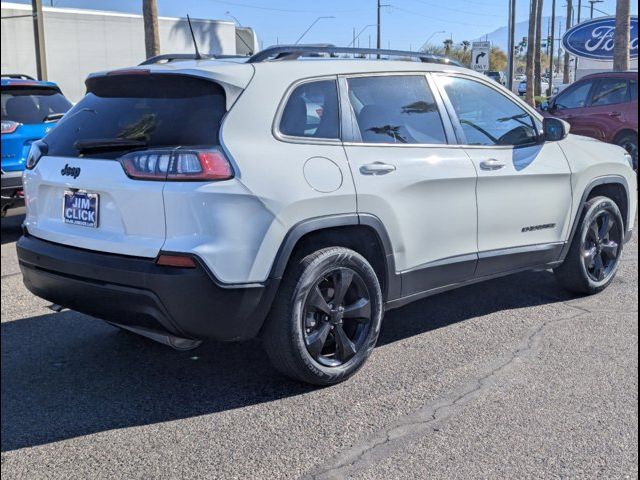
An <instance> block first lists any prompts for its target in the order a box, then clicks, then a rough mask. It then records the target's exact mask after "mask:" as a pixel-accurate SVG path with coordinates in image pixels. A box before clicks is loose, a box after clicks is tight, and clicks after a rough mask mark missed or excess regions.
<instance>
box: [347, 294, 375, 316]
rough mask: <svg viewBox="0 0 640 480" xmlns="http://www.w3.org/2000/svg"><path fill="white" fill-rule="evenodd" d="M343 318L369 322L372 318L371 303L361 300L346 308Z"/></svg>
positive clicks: (365, 299) (367, 300)
mask: <svg viewBox="0 0 640 480" xmlns="http://www.w3.org/2000/svg"><path fill="white" fill-rule="evenodd" d="M343 318H355V319H362V320H368V319H369V318H371V302H370V301H369V299H367V298H359V299H358V300H357V301H356V302H355V303H352V304H351V305H348V306H346V307H344V314H343Z"/></svg>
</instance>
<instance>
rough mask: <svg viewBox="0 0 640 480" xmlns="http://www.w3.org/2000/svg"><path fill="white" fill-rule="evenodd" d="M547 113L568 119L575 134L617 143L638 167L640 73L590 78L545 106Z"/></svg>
mask: <svg viewBox="0 0 640 480" xmlns="http://www.w3.org/2000/svg"><path fill="white" fill-rule="evenodd" d="M542 110H543V114H544V115H546V116H553V117H557V118H561V119H563V120H566V121H567V122H569V123H570V124H571V133H575V134H576V135H585V136H587V137H593V138H597V139H598V140H602V141H604V142H609V143H615V144H616V145H620V146H621V147H623V148H626V149H627V151H628V152H629V153H630V154H631V155H632V156H633V162H634V168H635V169H636V170H637V168H638V72H604V73H595V74H592V75H587V76H585V77H583V78H581V79H580V80H578V81H577V82H575V83H573V84H572V85H570V86H569V87H567V88H566V89H565V90H563V91H562V92H560V93H559V94H558V95H557V96H556V97H554V98H552V99H551V101H550V102H549V104H547V105H544V106H543V107H542Z"/></svg>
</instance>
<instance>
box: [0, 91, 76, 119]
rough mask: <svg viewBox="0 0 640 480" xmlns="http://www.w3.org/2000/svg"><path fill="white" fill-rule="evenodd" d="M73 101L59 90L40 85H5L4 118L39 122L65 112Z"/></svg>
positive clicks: (3, 97)
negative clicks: (70, 101) (40, 86)
mask: <svg viewBox="0 0 640 480" xmlns="http://www.w3.org/2000/svg"><path fill="white" fill-rule="evenodd" d="M70 108H71V103H69V100H67V99H66V98H65V97H64V96H63V95H62V94H61V93H60V92H59V91H58V90H56V89H53V88H38V87H4V88H3V89H2V120H11V121H14V122H18V123H25V124H37V123H42V122H44V121H45V119H46V118H47V117H48V116H49V115H52V114H55V113H65V112H66V111H67V110H69V109H70Z"/></svg>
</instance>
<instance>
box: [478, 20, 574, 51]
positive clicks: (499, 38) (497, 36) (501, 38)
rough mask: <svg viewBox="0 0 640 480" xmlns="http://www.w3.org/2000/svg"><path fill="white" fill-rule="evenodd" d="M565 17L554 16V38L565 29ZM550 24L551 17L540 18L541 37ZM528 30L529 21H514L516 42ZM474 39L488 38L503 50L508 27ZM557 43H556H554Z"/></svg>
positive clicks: (506, 43) (507, 44)
mask: <svg viewBox="0 0 640 480" xmlns="http://www.w3.org/2000/svg"><path fill="white" fill-rule="evenodd" d="M565 24H566V17H556V35H555V37H556V39H558V38H560V32H563V33H564V31H565V30H566V28H565ZM550 26H551V17H543V18H542V36H543V38H546V37H547V32H550V31H551V29H550V28H548V27H550ZM528 31H529V22H527V21H524V22H520V23H516V35H515V39H516V44H518V43H520V42H521V41H522V38H523V37H526V36H527V33H528ZM474 40H485V41H486V40H488V41H490V42H491V44H492V45H495V46H498V47H500V48H501V49H502V50H504V51H505V52H506V51H507V50H508V48H509V27H501V28H499V29H497V30H495V31H493V32H491V33H488V34H486V35H483V36H482V37H480V38H476V39H474ZM556 45H557V44H556Z"/></svg>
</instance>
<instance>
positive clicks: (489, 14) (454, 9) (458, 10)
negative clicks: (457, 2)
mask: <svg viewBox="0 0 640 480" xmlns="http://www.w3.org/2000/svg"><path fill="white" fill-rule="evenodd" d="M411 1H412V2H417V3H421V4H423V5H427V6H429V7H431V8H440V9H442V10H448V11H450V12H456V13H469V11H468V10H460V9H458V8H451V7H443V6H442V5H437V4H436V5H434V4H432V3H430V2H425V1H424V0H411ZM473 15H474V16H480V17H496V14H495V13H479V12H473Z"/></svg>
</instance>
